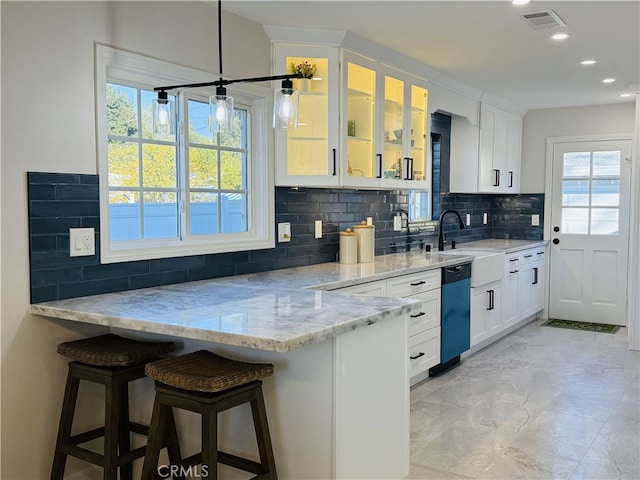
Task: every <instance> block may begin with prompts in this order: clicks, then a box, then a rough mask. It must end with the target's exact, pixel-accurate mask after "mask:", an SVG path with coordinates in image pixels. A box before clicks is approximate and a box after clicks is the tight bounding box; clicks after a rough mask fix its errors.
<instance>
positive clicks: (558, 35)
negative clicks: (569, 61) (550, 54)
mask: <svg viewBox="0 0 640 480" xmlns="http://www.w3.org/2000/svg"><path fill="white" fill-rule="evenodd" d="M569 37H570V35H569V34H568V33H556V34H554V35H551V38H553V39H554V40H566V39H567V38H569Z"/></svg>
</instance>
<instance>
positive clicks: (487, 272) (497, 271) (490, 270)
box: [438, 248, 504, 287]
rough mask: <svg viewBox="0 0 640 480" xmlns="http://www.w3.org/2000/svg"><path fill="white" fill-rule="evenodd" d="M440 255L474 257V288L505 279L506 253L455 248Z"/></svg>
mask: <svg viewBox="0 0 640 480" xmlns="http://www.w3.org/2000/svg"><path fill="white" fill-rule="evenodd" d="M438 253H440V254H443V255H468V256H471V257H473V262H472V263H471V286H472V287H479V286H480V285H485V284H487V283H491V282H497V281H499V280H502V279H503V277H504V252H496V251H495V250H481V249H475V248H454V249H452V250H445V251H442V252H438Z"/></svg>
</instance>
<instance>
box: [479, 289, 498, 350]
mask: <svg viewBox="0 0 640 480" xmlns="http://www.w3.org/2000/svg"><path fill="white" fill-rule="evenodd" d="M502 329H503V327H502V281H498V282H493V283H489V284H487V285H483V286H481V287H474V288H472V289H471V346H472V347H473V346H474V345H477V344H478V343H480V342H482V341H483V340H486V339H487V338H490V337H492V336H493V335H495V334H497V333H500V331H502Z"/></svg>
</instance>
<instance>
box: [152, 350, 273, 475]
mask: <svg viewBox="0 0 640 480" xmlns="http://www.w3.org/2000/svg"><path fill="white" fill-rule="evenodd" d="M145 371H146V374H147V375H148V376H149V377H151V378H153V379H154V380H155V381H156V398H155V402H154V405H153V413H152V416H151V425H150V427H149V442H148V444H147V454H146V456H145V459H144V466H143V469H142V478H143V480H151V479H155V478H156V474H157V472H159V470H157V469H158V454H159V453H160V449H161V441H162V438H163V437H164V436H165V433H164V429H165V426H166V421H165V418H166V417H170V416H172V408H173V407H175V408H180V409H183V410H188V411H191V412H195V413H198V414H200V415H201V422H202V451H201V452H200V453H197V454H195V455H192V456H191V457H189V458H185V459H183V460H181V462H180V463H179V464H178V465H172V466H173V468H174V471H179V472H185V471H188V470H187V469H188V468H189V467H193V466H195V465H202V466H203V467H202V468H203V473H204V466H206V467H207V468H206V473H207V478H211V479H217V478H218V475H217V464H218V463H223V464H225V465H229V466H231V467H234V468H237V469H240V470H243V471H246V472H250V473H254V474H256V475H257V476H256V477H254V478H260V479H273V480H275V479H277V474H276V465H275V459H274V456H273V449H272V446H271V437H270V436H269V425H268V424H267V413H266V409H265V405H264V397H263V394H262V381H261V380H260V379H262V378H264V377H267V376H270V375H273V365H271V364H256V363H245V362H238V361H235V360H230V359H228V358H224V357H221V356H219V355H216V354H214V353H212V352H209V351H206V350H200V351H197V352H193V353H189V354H186V355H182V356H179V357H174V358H167V359H164V360H158V361H156V362H152V363H149V364H147V366H146V369H145ZM246 402H251V413H252V416H253V424H254V428H255V432H256V438H257V441H258V451H259V454H260V463H258V462H254V461H251V460H249V459H246V458H242V457H239V456H236V455H232V454H230V453H226V452H222V451H219V450H218V433H217V425H218V423H217V415H218V413H219V412H222V411H224V410H228V409H230V408H232V407H235V406H237V405H241V404H243V403H246ZM160 473H162V472H160ZM203 476H204V475H203ZM165 478H166V477H165Z"/></svg>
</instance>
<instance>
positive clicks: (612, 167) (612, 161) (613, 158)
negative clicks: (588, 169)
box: [593, 151, 620, 177]
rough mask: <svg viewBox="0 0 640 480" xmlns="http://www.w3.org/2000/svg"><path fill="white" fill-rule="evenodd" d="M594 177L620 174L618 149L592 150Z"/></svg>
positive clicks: (617, 175)
mask: <svg viewBox="0 0 640 480" xmlns="http://www.w3.org/2000/svg"><path fill="white" fill-rule="evenodd" d="M593 176H594V177H604V176H606V177H619V176H620V151H610V152H593Z"/></svg>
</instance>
